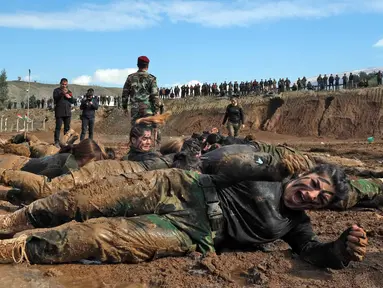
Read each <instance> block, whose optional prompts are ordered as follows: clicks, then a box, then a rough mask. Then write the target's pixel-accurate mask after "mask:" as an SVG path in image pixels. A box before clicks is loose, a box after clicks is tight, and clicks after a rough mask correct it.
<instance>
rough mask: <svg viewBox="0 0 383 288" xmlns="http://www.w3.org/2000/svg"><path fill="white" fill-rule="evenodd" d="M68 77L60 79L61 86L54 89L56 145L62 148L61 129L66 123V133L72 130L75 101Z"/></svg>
mask: <svg viewBox="0 0 383 288" xmlns="http://www.w3.org/2000/svg"><path fill="white" fill-rule="evenodd" d="M67 86H68V79H66V78H62V79H61V80H60V87H58V88H56V89H55V90H53V101H54V107H55V108H54V109H55V118H56V128H55V132H54V141H55V146H56V147H58V148H60V130H61V126H62V124H63V123H64V134H66V133H67V132H68V131H69V130H70V121H71V116H72V111H71V105H72V104H73V103H74V101H75V100H74V98H73V95H72V92H71V91H70V90H68V88H67Z"/></svg>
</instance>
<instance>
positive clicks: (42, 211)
mask: <svg viewBox="0 0 383 288" xmlns="http://www.w3.org/2000/svg"><path fill="white" fill-rule="evenodd" d="M200 177H201V175H200V174H198V173H196V172H190V171H183V170H178V169H167V170H157V171H150V172H145V173H134V174H125V175H120V176H112V177H108V178H106V179H104V180H103V181H102V182H96V183H94V182H93V183H90V184H89V185H87V186H84V187H83V188H80V189H76V191H75V193H73V192H59V193H56V194H54V195H52V196H50V197H47V198H44V199H41V200H38V201H35V202H33V203H32V204H30V205H29V206H28V207H26V208H23V212H22V213H25V215H26V216H27V218H28V219H29V221H30V223H31V224H32V225H33V227H36V228H39V227H54V226H58V225H61V224H64V223H66V222H69V221H71V220H76V221H79V222H83V223H75V222H71V223H67V224H65V225H62V226H58V227H54V228H51V229H44V230H43V231H42V232H35V231H33V230H31V232H27V233H28V234H29V237H28V239H27V243H26V253H27V256H28V259H29V260H30V262H31V263H52V262H54V263H65V262H73V261H79V260H82V259H92V260H98V261H102V262H109V263H118V262H128V263H139V262H142V261H146V260H152V259H155V258H160V257H165V256H181V255H185V254H186V253H188V252H191V251H194V250H196V249H197V250H198V251H200V252H202V253H206V252H214V251H215V250H214V244H213V236H212V232H211V228H210V224H209V219H208V216H207V212H206V205H205V197H204V192H203V188H202V185H201V184H200V181H199V179H200ZM207 177H208V176H207ZM105 191H108V193H107V197H105V195H106V194H105ZM136 215H141V216H136ZM104 217H113V218H104ZM91 218H97V219H91ZM89 219H91V220H89Z"/></svg>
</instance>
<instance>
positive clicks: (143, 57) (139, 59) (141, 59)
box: [137, 56, 150, 63]
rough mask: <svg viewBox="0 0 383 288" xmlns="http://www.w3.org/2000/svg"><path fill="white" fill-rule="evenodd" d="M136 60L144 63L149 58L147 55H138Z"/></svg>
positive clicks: (147, 61)
mask: <svg viewBox="0 0 383 288" xmlns="http://www.w3.org/2000/svg"><path fill="white" fill-rule="evenodd" d="M137 61H138V62H144V63H149V62H150V61H149V58H148V57H146V56H140V57H138V60H137Z"/></svg>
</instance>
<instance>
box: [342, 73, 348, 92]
mask: <svg viewBox="0 0 383 288" xmlns="http://www.w3.org/2000/svg"><path fill="white" fill-rule="evenodd" d="M342 80H343V89H347V82H348V78H347V75H346V73H344V75H343V77H342Z"/></svg>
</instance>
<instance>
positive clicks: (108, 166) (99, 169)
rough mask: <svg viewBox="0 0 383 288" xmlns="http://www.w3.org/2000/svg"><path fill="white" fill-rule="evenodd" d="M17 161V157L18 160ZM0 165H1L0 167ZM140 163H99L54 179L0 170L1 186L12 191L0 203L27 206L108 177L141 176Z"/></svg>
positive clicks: (112, 161)
mask: <svg viewBox="0 0 383 288" xmlns="http://www.w3.org/2000/svg"><path fill="white" fill-rule="evenodd" d="M19 157H20V156H19ZM1 163H2V162H0V164H1ZM143 171H145V168H144V166H143V165H141V163H139V162H133V161H118V160H101V161H95V162H90V163H88V164H86V165H85V166H83V167H81V168H80V169H79V170H76V171H71V172H70V174H66V175H62V176H60V177H56V178H53V179H48V178H47V177H45V176H41V175H37V174H33V173H30V172H26V171H17V170H4V169H1V168H0V184H3V185H7V186H12V187H13V189H11V190H9V191H6V192H5V193H4V194H0V200H5V201H8V202H11V203H12V204H15V205H20V204H29V203H32V202H33V201H36V200H38V199H42V198H45V197H48V196H50V195H52V194H54V193H57V192H59V191H63V190H71V189H73V188H75V187H79V186H83V185H86V184H89V183H91V182H94V181H98V180H101V179H103V178H105V177H107V176H113V175H120V174H128V173H136V172H143Z"/></svg>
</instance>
